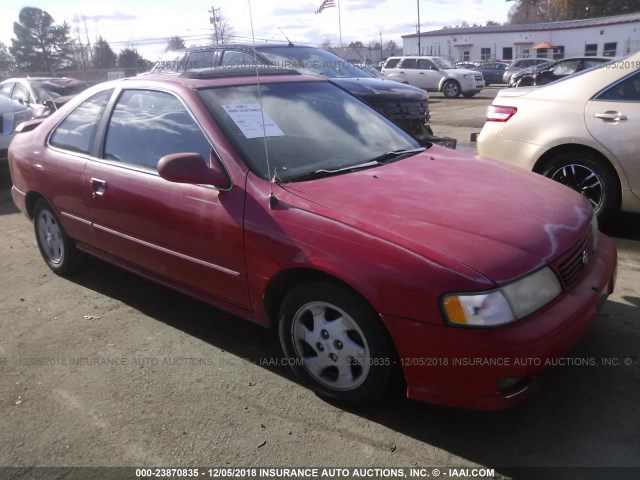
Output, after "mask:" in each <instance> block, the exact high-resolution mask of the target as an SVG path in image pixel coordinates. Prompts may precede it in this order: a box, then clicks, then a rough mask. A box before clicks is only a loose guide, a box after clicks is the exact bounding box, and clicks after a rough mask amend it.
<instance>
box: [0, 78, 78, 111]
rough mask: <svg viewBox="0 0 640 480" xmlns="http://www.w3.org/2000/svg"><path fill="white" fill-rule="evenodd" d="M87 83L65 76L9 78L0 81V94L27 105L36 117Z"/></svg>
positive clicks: (69, 97)
mask: <svg viewBox="0 0 640 480" xmlns="http://www.w3.org/2000/svg"><path fill="white" fill-rule="evenodd" d="M88 87H89V85H88V84H87V83H85V82H83V81H81V80H77V79H75V78H67V77H61V78H57V77H26V78H9V79H7V80H4V81H3V82H2V83H0V95H4V96H6V97H9V98H11V99H13V100H15V101H18V102H20V103H22V104H23V105H26V106H28V107H29V108H31V110H33V114H34V116H35V117H36V118H39V117H46V116H47V115H51V113H53V112H55V111H56V110H57V109H58V108H60V107H61V106H62V105H64V104H65V103H67V102H68V101H69V100H71V99H72V98H73V97H74V96H76V95H77V94H78V93H80V92H82V91H84V90H86V89H87V88H88Z"/></svg>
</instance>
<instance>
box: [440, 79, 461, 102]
mask: <svg viewBox="0 0 640 480" xmlns="http://www.w3.org/2000/svg"><path fill="white" fill-rule="evenodd" d="M442 93H443V94H444V96H445V97H447V98H458V97H459V96H460V93H461V89H460V84H459V83H458V82H456V81H455V80H447V81H446V82H444V85H443V86H442Z"/></svg>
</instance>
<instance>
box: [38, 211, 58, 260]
mask: <svg viewBox="0 0 640 480" xmlns="http://www.w3.org/2000/svg"><path fill="white" fill-rule="evenodd" d="M37 231H38V238H39V239H40V245H41V246H42V252H43V253H44V255H45V256H46V257H47V259H48V260H49V261H50V262H51V263H54V264H60V263H62V261H63V260H64V239H63V237H62V231H61V230H60V226H59V225H58V222H57V220H56V219H55V217H54V216H53V215H52V214H51V212H49V211H48V210H41V211H40V212H39V214H38V218H37Z"/></svg>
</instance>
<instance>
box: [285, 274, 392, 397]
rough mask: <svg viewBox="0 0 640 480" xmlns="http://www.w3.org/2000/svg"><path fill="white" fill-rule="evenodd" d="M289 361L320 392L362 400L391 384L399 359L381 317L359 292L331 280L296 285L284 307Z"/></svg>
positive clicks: (326, 394) (286, 352)
mask: <svg viewBox="0 0 640 480" xmlns="http://www.w3.org/2000/svg"><path fill="white" fill-rule="evenodd" d="M279 320H280V322H279V333H280V343H281V345H282V349H283V351H284V353H285V355H286V357H287V358H288V363H289V365H291V367H292V368H293V370H294V372H295V373H296V374H297V375H298V377H300V379H301V380H302V381H303V382H304V383H305V384H307V385H308V386H309V387H311V389H312V390H314V391H315V392H316V394H317V395H318V396H320V397H323V398H325V399H327V400H330V401H334V402H338V403H342V404H347V405H360V404H365V403H369V402H372V401H374V400H376V399H377V398H378V397H379V396H380V395H381V394H382V393H383V392H384V391H385V390H386V389H387V387H388V385H389V381H390V379H391V376H392V375H391V374H392V370H393V361H392V358H394V357H393V356H392V354H391V352H392V347H391V346H390V341H389V340H388V335H387V333H386V331H385V329H384V326H383V325H382V322H381V321H380V319H379V317H378V316H377V314H376V313H375V311H373V310H372V308H371V307H370V306H369V305H368V304H367V303H366V302H365V301H364V300H363V299H362V298H360V297H359V296H357V295H356V294H354V293H351V292H349V291H348V290H346V289H345V288H344V287H338V286H336V285H334V284H331V283H308V284H304V285H302V286H299V287H297V288H295V289H294V290H292V291H291V292H290V293H289V294H288V295H287V296H286V297H285V299H284V301H283V302H282V306H281V308H280V319H279Z"/></svg>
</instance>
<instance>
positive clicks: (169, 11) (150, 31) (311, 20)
mask: <svg viewBox="0 0 640 480" xmlns="http://www.w3.org/2000/svg"><path fill="white" fill-rule="evenodd" d="M334 1H335V4H336V5H338V3H339V4H340V9H339V11H338V8H337V7H336V8H327V9H325V10H324V11H323V12H322V13H320V14H319V15H316V14H315V13H314V11H315V10H316V9H317V8H318V7H319V6H320V4H321V3H322V0H313V1H307V0H252V1H251V16H252V17H253V30H254V34H255V40H256V42H265V41H270V42H284V41H285V37H284V36H283V34H282V33H281V32H280V29H281V30H282V31H283V32H284V33H285V34H286V35H287V37H289V39H290V40H291V41H292V42H293V43H297V44H309V45H317V46H320V45H321V44H322V43H323V42H324V41H325V40H329V41H330V42H331V44H332V45H334V46H339V44H340V28H339V23H341V25H342V29H341V30H342V42H343V44H344V46H347V45H348V44H349V43H350V42H352V41H357V40H359V41H361V42H363V43H364V44H365V45H367V44H369V42H371V41H379V40H380V32H382V42H383V44H386V43H387V42H388V41H389V40H394V41H396V42H397V43H398V45H402V41H401V40H402V39H401V37H402V35H406V34H410V33H415V32H416V24H417V23H418V13H417V5H418V2H419V3H420V25H421V27H420V28H421V30H422V31H428V30H436V29H439V28H442V27H443V26H445V25H452V26H455V25H459V24H461V23H462V22H463V21H467V23H469V24H473V23H479V24H482V25H484V24H485V22H486V21H487V20H494V21H497V22H500V23H502V22H505V21H506V20H507V14H508V11H509V8H510V7H511V6H512V5H513V2H506V1H505V0H334ZM25 6H30V7H37V8H40V9H42V10H46V11H47V12H49V14H50V15H51V16H52V17H53V19H54V20H55V22H56V24H61V23H62V22H64V21H66V22H67V23H69V24H70V25H71V28H72V32H73V29H74V27H75V26H76V25H79V24H80V23H75V22H74V19H81V18H82V17H83V16H84V17H86V25H87V28H88V31H89V39H90V40H91V41H92V42H93V41H94V40H95V38H96V37H97V36H98V35H101V36H103V37H104V38H106V40H107V41H108V42H109V43H110V44H111V47H112V48H113V50H114V51H115V52H116V53H118V52H119V51H120V50H122V49H123V48H127V47H135V48H137V49H138V52H139V53H140V54H141V55H142V56H143V57H145V58H146V59H147V60H150V61H157V60H158V59H161V58H162V55H163V53H164V48H165V46H166V43H167V40H168V38H169V37H170V36H172V35H179V36H181V37H183V38H184V39H185V42H186V44H187V46H196V45H206V44H209V43H211V40H210V38H211V35H212V33H213V29H212V25H211V24H210V23H209V17H210V13H209V10H211V8H212V6H215V7H216V8H219V9H220V13H221V14H222V17H223V18H225V19H226V20H227V21H228V22H229V23H230V24H231V25H232V27H233V29H234V34H235V35H236V36H237V37H238V38H237V42H239V43H250V42H251V41H252V40H251V39H252V33H251V21H250V15H249V0H211V1H210V2H203V1H202V0H199V1H197V0H153V1H151V0H136V1H131V0H109V1H108V2H100V3H98V2H95V3H92V2H87V1H86V0H67V1H64V0H62V1H59V0H58V1H54V0H31V1H30V2H29V1H28V0H27V2H25V0H3V2H2V15H1V16H0V42H3V43H4V44H5V45H6V46H7V47H8V46H10V45H11V38H12V37H13V36H14V35H13V22H16V21H18V15H19V13H20V10H21V9H22V8H23V7H25ZM339 12H340V15H338V13H339ZM339 19H340V20H341V22H339ZM83 28H84V27H83ZM72 34H73V33H72ZM73 35H75V34H73Z"/></svg>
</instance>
